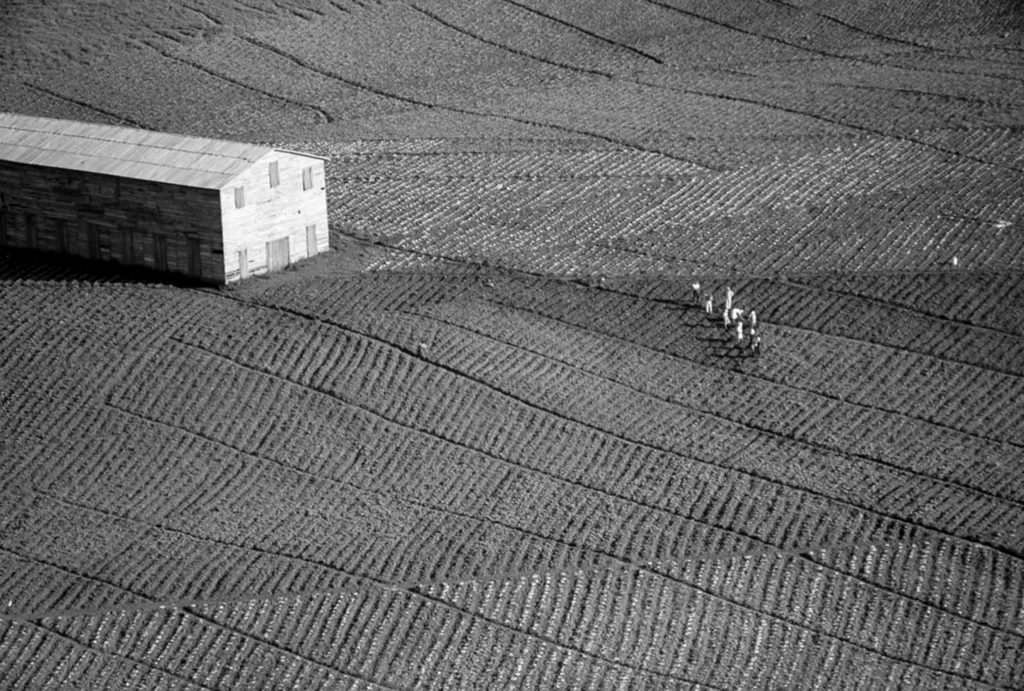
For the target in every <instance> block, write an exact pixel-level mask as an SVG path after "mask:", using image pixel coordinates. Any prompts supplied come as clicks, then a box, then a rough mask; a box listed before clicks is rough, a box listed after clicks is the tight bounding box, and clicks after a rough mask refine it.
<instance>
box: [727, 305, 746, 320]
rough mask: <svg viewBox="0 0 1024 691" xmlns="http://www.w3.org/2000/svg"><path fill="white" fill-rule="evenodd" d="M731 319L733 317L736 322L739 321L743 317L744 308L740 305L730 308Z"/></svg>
mask: <svg viewBox="0 0 1024 691" xmlns="http://www.w3.org/2000/svg"><path fill="white" fill-rule="evenodd" d="M729 319H731V320H732V321H734V322H738V321H739V320H740V319H743V310H741V309H740V308H739V307H733V308H732V309H731V310H729Z"/></svg>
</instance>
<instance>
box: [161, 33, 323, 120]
mask: <svg viewBox="0 0 1024 691" xmlns="http://www.w3.org/2000/svg"><path fill="white" fill-rule="evenodd" d="M143 43H144V44H145V45H147V46H149V47H150V48H151V49H153V50H154V51H156V52H157V53H159V54H160V55H162V56H163V57H165V58H167V59H168V60H173V61H175V62H178V63H181V64H182V65H185V66H187V67H191V68H192V69H194V70H198V71H199V72H203V73H204V74H208V75H210V76H211V77H214V78H215V79H220V80H221V81H223V82H225V83H227V84H232V85H234V86H237V87H238V88H240V89H245V90H246V91H251V92H253V93H255V94H259V95H260V96H266V97H267V98H272V99H274V100H276V101H280V102H282V103H286V104H288V105H290V106H295V107H296V108H302V109H304V110H311V111H313V112H314V113H316V114H317V116H319V117H320V118H321V119H322V120H323V121H324V122H325V123H330V122H334V118H333V117H332V116H331V114H330V113H328V112H327V111H326V110H324V109H323V108H320V107H319V106H314V105H311V104H309V103H303V102H302V101H297V100H295V99H293V98H289V97H287V96H283V95H281V94H276V93H274V92H272V91H266V90H265V89H261V88H259V87H256V86H252V85H250V84H246V83H245V82H243V81H240V80H238V79H235V78H233V77H229V76H227V75H225V74H222V73H220V72H217V71H216V70H212V69H210V68H209V67H206V66H204V65H201V64H199V63H198V62H195V61H194V60H188V59H186V58H181V57H178V56H177V55H174V54H173V53H171V52H168V51H166V50H164V49H162V48H159V47H157V46H155V45H153V44H152V43H149V42H147V41H143Z"/></svg>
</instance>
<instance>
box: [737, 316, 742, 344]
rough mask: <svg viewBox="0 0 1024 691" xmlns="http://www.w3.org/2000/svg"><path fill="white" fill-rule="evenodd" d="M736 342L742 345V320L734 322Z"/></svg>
mask: <svg viewBox="0 0 1024 691" xmlns="http://www.w3.org/2000/svg"><path fill="white" fill-rule="evenodd" d="M736 342H737V343H743V320H742V319H737V320H736Z"/></svg>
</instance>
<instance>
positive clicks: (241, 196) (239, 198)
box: [235, 187, 245, 209]
mask: <svg viewBox="0 0 1024 691" xmlns="http://www.w3.org/2000/svg"><path fill="white" fill-rule="evenodd" d="M243 206H245V188H244V187H236V188H235V208H236V209H241V208H242V207H243Z"/></svg>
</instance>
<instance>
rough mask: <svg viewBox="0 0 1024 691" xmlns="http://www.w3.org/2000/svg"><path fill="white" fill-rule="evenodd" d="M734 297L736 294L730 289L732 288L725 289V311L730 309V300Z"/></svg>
mask: <svg viewBox="0 0 1024 691" xmlns="http://www.w3.org/2000/svg"><path fill="white" fill-rule="evenodd" d="M734 295H736V292H735V291H734V290H733V289H732V286H726V287H725V309H726V311H728V310H731V309H732V298H733V296H734Z"/></svg>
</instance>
